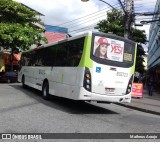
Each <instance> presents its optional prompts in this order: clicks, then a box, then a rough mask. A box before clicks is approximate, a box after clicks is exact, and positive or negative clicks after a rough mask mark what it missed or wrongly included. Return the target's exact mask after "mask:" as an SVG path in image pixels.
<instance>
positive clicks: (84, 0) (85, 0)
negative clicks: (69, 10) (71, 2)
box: [81, 0, 116, 10]
mask: <svg viewBox="0 0 160 142" xmlns="http://www.w3.org/2000/svg"><path fill="white" fill-rule="evenodd" d="M81 1H83V2H87V1H89V0H81ZM99 1H101V2H104V3H105V4H107V5H109V6H110V7H112V8H113V9H115V8H114V7H113V6H112V5H110V4H109V3H108V2H106V1H104V0H99ZM115 10H116V9H115Z"/></svg>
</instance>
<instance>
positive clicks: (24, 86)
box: [22, 75, 26, 88]
mask: <svg viewBox="0 0 160 142" xmlns="http://www.w3.org/2000/svg"><path fill="white" fill-rule="evenodd" d="M22 87H23V88H26V85H25V77H24V75H23V77H22Z"/></svg>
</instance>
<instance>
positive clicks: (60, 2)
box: [15, 0, 157, 37]
mask: <svg viewBox="0 0 160 142" xmlns="http://www.w3.org/2000/svg"><path fill="white" fill-rule="evenodd" d="M15 1H18V2H21V3H23V4H25V5H27V6H29V7H31V8H32V9H35V10H37V11H38V12H40V13H42V14H44V15H45V16H44V17H42V20H43V21H44V23H45V24H47V25H53V26H61V27H66V28H68V30H69V33H70V34H71V35H73V34H76V33H77V32H80V31H82V30H84V31H87V30H90V29H93V27H94V26H95V25H96V23H97V22H99V21H100V20H102V19H105V18H106V12H107V11H109V10H111V8H110V7H109V6H108V5H107V4H106V3H103V2H101V1H99V0H90V1H88V2H82V1H81V0H15ZM104 1H106V2H107V3H109V4H110V5H112V6H113V7H115V8H117V9H120V8H121V7H120V5H119V2H118V0H104ZM121 1H122V2H123V1H124V0H121ZM156 1H157V0H134V4H135V13H141V12H154V7H155V4H156ZM147 18H148V17H142V16H139V17H136V23H139V22H140V20H149V19H147ZM150 18H151V17H150ZM149 26H150V25H144V26H143V27H137V28H138V29H142V30H145V31H146V34H147V37H148V36H149Z"/></svg>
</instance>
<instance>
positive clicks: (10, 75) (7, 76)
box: [0, 71, 18, 83]
mask: <svg viewBox="0 0 160 142" xmlns="http://www.w3.org/2000/svg"><path fill="white" fill-rule="evenodd" d="M17 80H18V74H17V72H13V71H9V72H1V73H0V82H7V83H11V82H17Z"/></svg>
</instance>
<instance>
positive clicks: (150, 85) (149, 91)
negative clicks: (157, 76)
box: [148, 77, 154, 96]
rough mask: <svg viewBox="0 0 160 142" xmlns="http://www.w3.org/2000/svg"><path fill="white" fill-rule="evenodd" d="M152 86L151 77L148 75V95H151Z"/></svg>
mask: <svg viewBox="0 0 160 142" xmlns="http://www.w3.org/2000/svg"><path fill="white" fill-rule="evenodd" d="M153 86H154V81H153V77H150V78H149V80H148V93H149V96H152V95H153Z"/></svg>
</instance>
